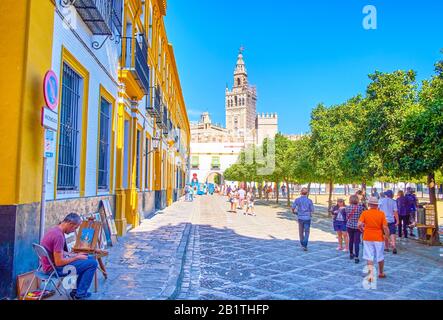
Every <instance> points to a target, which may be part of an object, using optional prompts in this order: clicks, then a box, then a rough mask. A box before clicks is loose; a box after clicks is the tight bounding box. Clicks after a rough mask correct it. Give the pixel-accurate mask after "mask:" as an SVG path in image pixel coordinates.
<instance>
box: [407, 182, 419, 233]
mask: <svg viewBox="0 0 443 320" xmlns="http://www.w3.org/2000/svg"><path fill="white" fill-rule="evenodd" d="M406 191H407V192H406V195H405V197H406V199H408V214H409V223H410V224H409V236H410V237H415V234H414V228H415V227H416V225H417V220H416V219H417V208H418V199H417V197H416V195H415V190H414V189H412V188H410V187H409V188H407V189H406Z"/></svg>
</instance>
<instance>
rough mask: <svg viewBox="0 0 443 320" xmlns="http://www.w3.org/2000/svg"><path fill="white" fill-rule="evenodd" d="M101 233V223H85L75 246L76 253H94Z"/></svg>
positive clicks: (81, 227) (81, 226)
mask: <svg viewBox="0 0 443 320" xmlns="http://www.w3.org/2000/svg"><path fill="white" fill-rule="evenodd" d="M100 232H101V223H100V222H96V221H94V220H93V219H89V220H87V221H83V222H82V224H81V225H80V228H79V231H78V233H77V239H76V242H75V245H74V248H73V249H74V251H76V252H79V251H80V252H94V251H95V250H96V249H97V243H98V238H99V236H100Z"/></svg>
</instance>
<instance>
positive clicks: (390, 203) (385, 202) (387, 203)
mask: <svg viewBox="0 0 443 320" xmlns="http://www.w3.org/2000/svg"><path fill="white" fill-rule="evenodd" d="M378 208H379V209H380V211H383V212H384V213H385V216H386V220H387V221H388V223H394V222H395V216H394V212H395V211H397V212H398V208H397V201H395V200H394V199H391V198H382V199H380V202H379V203H378Z"/></svg>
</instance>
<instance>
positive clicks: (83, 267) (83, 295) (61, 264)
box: [41, 213, 97, 300]
mask: <svg viewBox="0 0 443 320" xmlns="http://www.w3.org/2000/svg"><path fill="white" fill-rule="evenodd" d="M81 222H82V221H81V219H80V216H79V215H78V214H76V213H71V214H69V215H67V216H66V218H65V219H64V220H63V221H62V222H61V223H60V224H59V225H58V226H56V227H53V228H51V229H49V230H48V231H47V232H46V234H45V236H44V237H43V240H42V242H41V245H42V246H43V247H45V249H46V250H47V251H48V254H49V257H51V259H52V262H53V263H54V265H55V267H56V270H57V273H58V274H59V276H67V275H68V274H69V275H70V276H72V275H73V274H72V273H70V270H69V269H70V268H69V266H73V267H74V268H75V270H76V274H75V275H76V276H77V281H76V288H77V289H74V290H72V291H71V293H70V295H71V298H72V299H74V300H83V299H87V298H89V297H90V296H91V294H90V293H88V290H89V287H90V286H91V283H92V280H93V277H94V274H95V272H96V270H97V261H96V260H95V259H93V258H88V255H86V254H74V253H69V252H67V251H68V249H67V245H66V239H65V234H70V233H73V232H74V231H75V230H76V229H77V228H78V227H79V226H80V224H81ZM42 265H43V271H44V272H46V273H49V272H51V271H52V268H51V265H50V263H49V261H47V259H46V258H43V259H42Z"/></svg>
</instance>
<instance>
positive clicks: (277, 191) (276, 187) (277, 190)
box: [275, 182, 280, 204]
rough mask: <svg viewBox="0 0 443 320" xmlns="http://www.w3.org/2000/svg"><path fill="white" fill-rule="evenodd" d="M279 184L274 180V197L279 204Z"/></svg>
mask: <svg viewBox="0 0 443 320" xmlns="http://www.w3.org/2000/svg"><path fill="white" fill-rule="evenodd" d="M279 193H280V192H279V186H278V182H275V198H276V199H277V204H279V202H278V200H279V197H278V196H279Z"/></svg>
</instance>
